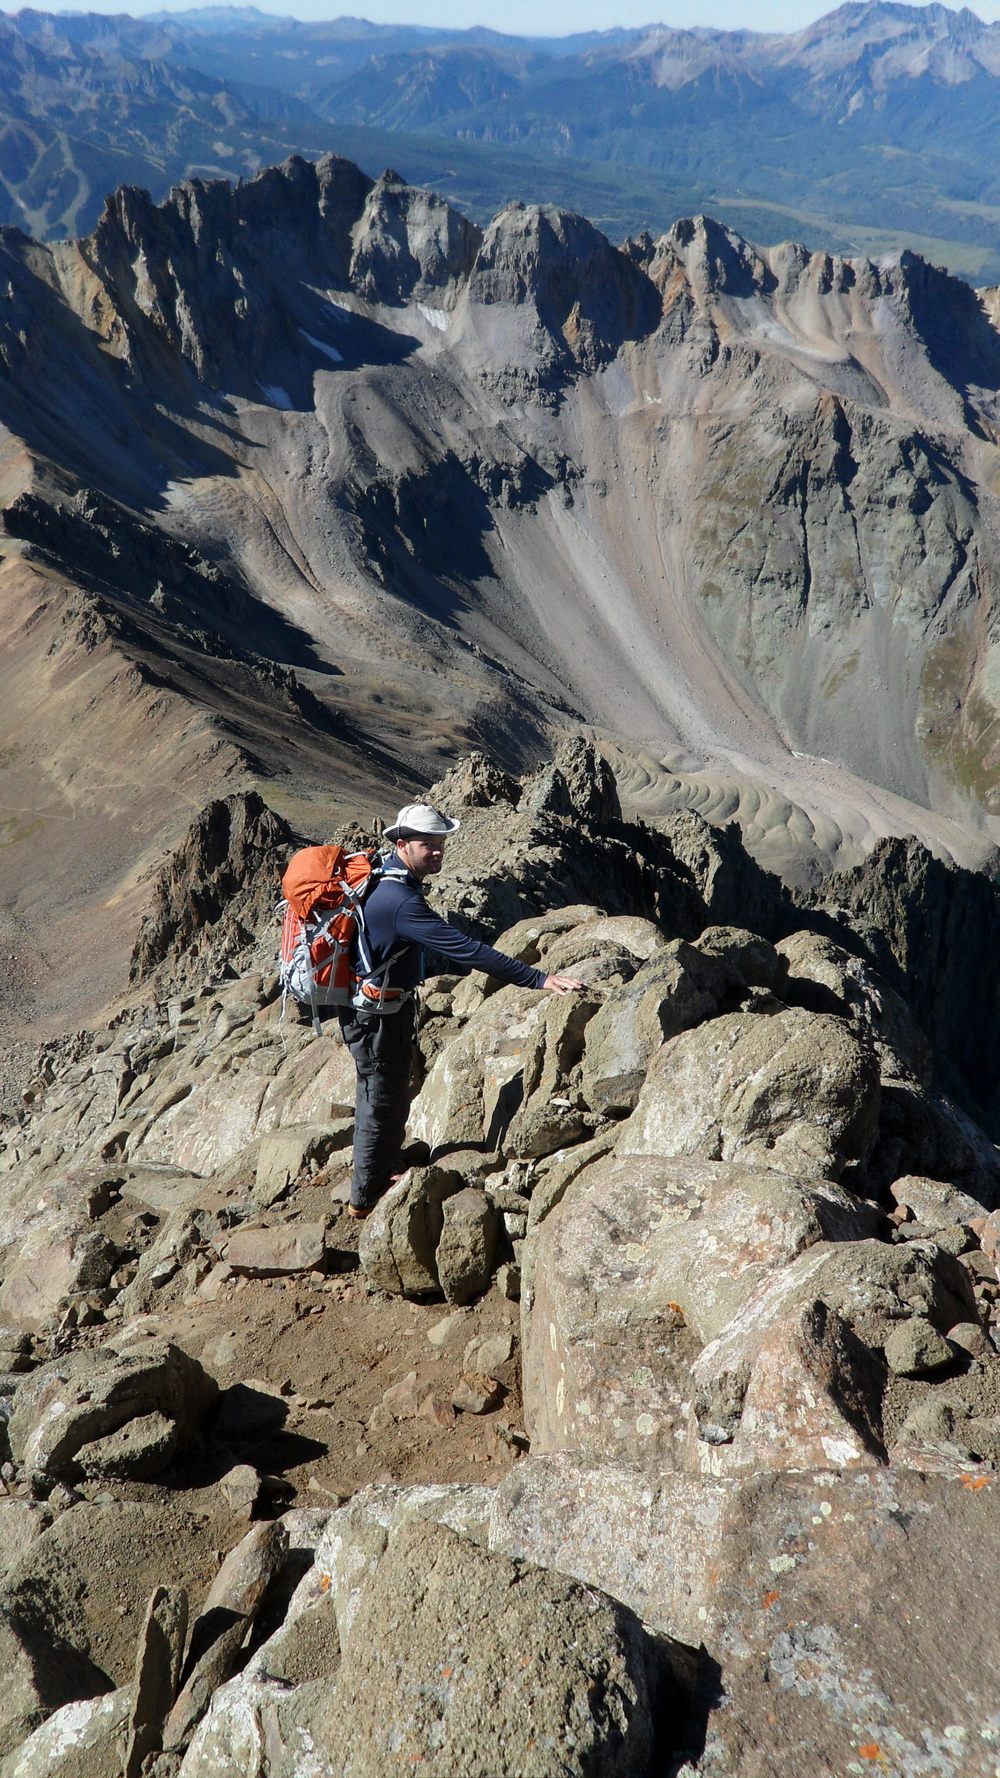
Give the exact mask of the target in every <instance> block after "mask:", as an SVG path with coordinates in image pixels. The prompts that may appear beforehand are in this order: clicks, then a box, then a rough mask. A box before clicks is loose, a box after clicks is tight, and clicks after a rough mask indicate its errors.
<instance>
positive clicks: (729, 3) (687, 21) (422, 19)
mask: <svg viewBox="0 0 1000 1778" xmlns="http://www.w3.org/2000/svg"><path fill="white" fill-rule="evenodd" d="M915 3H916V4H918V5H920V4H929V3H930V0H915ZM34 4H35V5H36V6H37V8H38V10H39V11H40V12H130V13H133V14H136V15H137V14H140V13H144V12H162V11H169V12H182V11H184V9H185V5H186V4H190V0H183V3H182V4H173V3H172V0H132V3H131V4H130V3H129V0H74V3H73V4H71V5H69V4H65V3H64V0H34ZM256 4H257V5H258V6H259V7H260V10H261V11H262V12H271V13H281V14H286V15H291V16H292V17H294V18H303V19H305V18H308V19H323V18H335V17H337V16H338V14H340V13H342V12H350V13H353V14H354V15H355V16H356V17H362V18H367V19H372V20H373V21H375V22H376V23H378V24H390V23H396V24H398V23H411V24H424V25H448V26H453V27H456V28H459V29H461V28H463V27H465V26H468V25H477V24H483V25H491V26H492V27H493V29H494V30H497V31H510V32H513V33H515V34H517V35H523V34H525V33H528V34H532V35H542V36H560V37H561V36H565V35H568V34H569V33H570V32H571V31H592V30H607V29H608V28H609V27H610V26H612V25H627V26H636V25H648V24H650V23H653V22H659V23H662V24H665V25H675V26H682V27H690V26H692V25H711V26H714V27H715V28H716V29H720V30H737V29H751V30H755V31H797V30H800V29H801V28H802V26H803V25H808V24H811V23H812V22H813V20H814V19H817V18H820V17H822V15H823V14H824V13H826V12H830V11H832V10H833V7H832V5H823V4H818V5H817V4H815V3H814V0H753V3H752V4H751V0H691V3H688V0H664V3H663V4H661V5H659V6H658V5H657V3H656V0H504V4H503V5H502V6H497V5H496V4H490V3H489V0H369V3H368V4H365V0H353V3H351V0H348V4H346V5H344V6H343V7H337V6H335V5H331V4H330V3H329V0H256ZM0 5H2V10H3V11H5V12H13V11H16V10H17V8H16V7H15V6H12V5H10V4H9V3H7V0H0ZM955 10H958V9H957V8H956V9H955ZM971 10H972V11H973V12H976V13H978V14H979V17H980V18H982V19H987V20H991V21H992V20H995V19H997V18H998V17H1000V0H979V3H978V4H976V5H973V6H972V7H971Z"/></svg>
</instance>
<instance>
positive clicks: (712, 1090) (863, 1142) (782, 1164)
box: [619, 1010, 879, 1179]
mask: <svg viewBox="0 0 1000 1778" xmlns="http://www.w3.org/2000/svg"><path fill="white" fill-rule="evenodd" d="M878 1110H879V1076H878V1067H877V1063H876V1059H875V1056H874V1052H873V1051H872V1049H871V1048H870V1047H869V1046H868V1045H866V1044H865V1043H864V1042H862V1041H861V1040H860V1039H859V1038H858V1037H857V1036H856V1035H855V1034H854V1033H853V1032H852V1031H851V1029H850V1028H849V1026H848V1025H847V1024H846V1023H845V1022H844V1021H843V1020H841V1019H836V1018H831V1017H830V1016H829V1015H826V1014H821V1013H806V1012H800V1011H798V1010H789V1011H787V1012H780V1013H775V1014H774V1015H773V1016H770V1017H768V1016H766V1015H755V1014H752V1013H732V1014H728V1015H725V1016H723V1017H721V1018H718V1019H713V1020H711V1021H710V1023H708V1024H707V1025H701V1026H699V1027H698V1028H697V1029H696V1030H693V1031H685V1032H682V1034H681V1035H680V1036H679V1037H675V1038H673V1039H672V1041H671V1042H669V1043H667V1044H666V1045H665V1046H664V1048H663V1049H662V1050H660V1051H658V1052H657V1054H656V1055H655V1056H654V1058H653V1061H652V1064H651V1066H650V1069H649V1072H648V1074H647V1076H646V1081H645V1084H644V1086H643V1088H642V1091H641V1093H640V1095H639V1100H638V1103H637V1105H636V1109H635V1111H634V1113H633V1115H632V1117H631V1118H630V1119H629V1121H628V1123H627V1125H626V1126H625V1129H624V1131H623V1133H622V1137H621V1140H620V1143H619V1149H620V1152H622V1153H630V1154H660V1155H682V1154H690V1155H697V1156H699V1157H700V1158H702V1159H705V1160H724V1161H742V1162H744V1163H746V1164H748V1165H758V1166H767V1167H776V1168H778V1169H780V1170H782V1171H784V1172H788V1173H792V1174H794V1175H795V1176H796V1177H798V1178H811V1179H820V1178H824V1177H825V1178H832V1179H837V1178H839V1177H840V1175H841V1173H842V1172H843V1171H844V1169H845V1167H847V1166H848V1165H849V1163H851V1162H853V1161H863V1160H864V1159H865V1158H866V1157H867V1155H868V1154H869V1153H870V1152H871V1150H872V1148H873V1146H874V1142H875V1138H876V1135H877V1130H878Z"/></svg>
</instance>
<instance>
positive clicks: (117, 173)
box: [0, 0, 1000, 283]
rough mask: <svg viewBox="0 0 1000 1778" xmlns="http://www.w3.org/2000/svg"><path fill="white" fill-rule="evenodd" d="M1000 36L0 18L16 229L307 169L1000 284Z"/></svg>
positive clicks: (826, 27)
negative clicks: (905, 257)
mask: <svg viewBox="0 0 1000 1778" xmlns="http://www.w3.org/2000/svg"><path fill="white" fill-rule="evenodd" d="M998 76H1000V24H998V25H989V24H985V23H984V22H983V21H982V20H980V19H979V18H978V17H977V16H976V15H975V14H973V13H972V12H969V11H968V10H962V11H960V12H954V11H951V10H949V9H948V8H947V7H944V6H939V5H930V6H921V7H915V6H903V5H889V4H882V3H880V0H873V3H871V4H862V3H852V4H848V5H845V6H842V7H839V8H838V9H837V10H836V11H835V12H832V13H830V14H829V15H828V16H827V17H825V18H823V19H821V20H820V21H819V22H818V23H816V24H814V25H812V26H810V27H809V28H808V29H806V30H804V31H799V32H796V33H794V34H789V35H779V34H761V33H755V32H750V31H739V32H724V31H711V30H693V31H679V30H671V29H668V28H667V27H665V26H661V25H657V26H652V27H649V28H648V29H644V30H637V31H626V30H614V31H609V32H602V33H587V34H581V35H577V36H571V37H566V38H561V39H526V38H516V37H505V36H501V35H500V34H498V33H496V32H492V31H487V30H482V29H477V30H472V31H461V32H458V31H438V30H431V29H424V28H420V27H416V26H388V25H385V26H383V25H373V24H370V23H368V22H366V21H365V20H362V19H351V18H340V19H334V20H331V21H329V22H323V23H319V24H315V23H303V22H301V21H297V20H293V19H283V18H274V17H270V16H268V15H267V14H266V13H262V12H259V11H257V10H256V9H255V8H253V7H244V8H225V7H207V8H203V9H198V10H195V11H192V12H187V13H181V14H161V15H157V16H152V17H146V18H143V19H131V18H129V17H127V16H124V15H122V16H118V17H107V16H104V15H97V14H86V13H81V14H74V15H58V16H55V15H50V14H46V13H41V12H33V11H32V12H23V13H19V14H17V15H16V16H14V17H0V94H2V96H0V221H8V222H12V223H17V224H19V225H20V226H22V227H25V228H27V229H29V230H30V231H31V232H33V233H34V234H36V235H40V236H42V237H47V238H53V237H58V236H60V235H66V234H78V233H81V232H83V231H85V230H86V229H88V228H90V227H92V226H93V224H94V222H95V221H96V219H97V217H98V215H99V213H100V209H101V206H102V202H103V199H104V197H105V195H106V193H107V192H108V191H109V190H111V189H112V188H113V187H114V186H115V185H117V184H119V183H121V182H123V181H124V182H127V183H132V184H139V185H143V186H146V187H147V188H148V189H149V190H150V192H151V193H152V195H153V196H154V197H161V196H163V195H164V193H165V192H166V190H167V189H168V188H169V187H170V186H171V185H172V184H174V183H176V182H177V181H178V180H179V179H181V178H184V177H187V176H191V175H199V176H202V177H205V176H208V177H212V176H219V175H225V176H228V177H238V176H246V175H252V174H253V173H255V172H256V171H257V170H258V169H259V168H260V167H261V166H262V165H266V164H268V163H273V162H274V161H278V160H281V159H282V158H283V156H285V155H287V154H289V153H292V152H300V153H305V154H314V153H317V152H323V151H330V152H335V153H340V154H347V155H350V156H351V157H353V158H354V159H355V160H357V161H358V162H359V164H361V165H362V166H364V167H365V168H366V170H368V171H370V172H372V173H377V172H379V171H381V169H382V168H383V167H384V166H386V165H389V164H391V165H393V166H394V167H397V168H398V169H399V170H400V171H401V172H402V173H403V174H404V175H405V176H406V177H407V178H408V179H410V180H411V181H415V182H419V183H421V184H429V185H432V186H434V187H435V188H436V189H438V190H439V191H441V192H442V194H443V195H445V196H446V197H448V198H449V199H450V200H451V201H454V202H456V203H458V204H460V205H461V206H462V207H463V209H464V210H465V211H466V212H467V213H469V214H471V215H472V216H474V217H475V218H476V219H477V220H480V221H485V220H486V219H487V218H488V217H489V216H490V215H491V214H493V213H494V212H495V210H496V209H497V208H498V207H499V206H500V205H502V204H503V203H504V202H506V201H508V200H510V199H512V198H521V199H524V200H526V201H543V200H544V201H554V202H557V203H559V204H560V205H563V206H566V207H569V208H572V209H575V210H578V211H581V212H583V213H584V214H587V215H588V216H590V217H591V218H592V219H593V220H595V221H597V222H598V223H599V225H600V226H601V227H602V228H604V229H605V230H606V231H607V232H608V233H610V234H611V235H612V236H615V237H617V238H623V237H624V236H625V235H627V234H629V233H632V232H635V231H636V230H637V229H639V228H640V227H642V226H649V227H652V228H653V229H657V228H662V227H667V226H669V224H670V223H671V222H672V221H673V220H674V219H675V218H676V217H677V216H678V215H680V214H691V213H692V212H698V211H709V212H711V213H712V214H714V215H716V216H718V217H719V218H720V219H721V220H723V221H724V222H726V223H728V224H730V225H731V226H734V227H737V228H738V229H740V230H741V232H743V233H745V234H747V235H749V236H750V237H752V238H756V239H759V240H771V241H773V240H777V239H787V238H795V239H798V240H802V241H803V242H804V243H805V244H806V245H807V246H811V247H829V248H831V249H833V250H838V251H850V252H857V251H863V252H865V253H868V254H878V253H881V252H886V251H890V250H895V249H898V248H899V247H901V246H903V245H910V246H915V247H917V248H919V249H920V251H922V252H923V253H924V254H926V255H928V256H929V257H931V258H932V259H936V260H939V261H942V262H943V263H945V264H947V265H948V266H949V268H950V269H952V270H953V271H957V272H959V273H961V274H963V275H964V276H966V277H969V278H971V279H972V280H973V281H975V282H982V283H986V282H997V281H1000V246H998V242H1000V228H998V224H1000V172H998V169H1000V103H998V98H1000V85H998Z"/></svg>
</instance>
